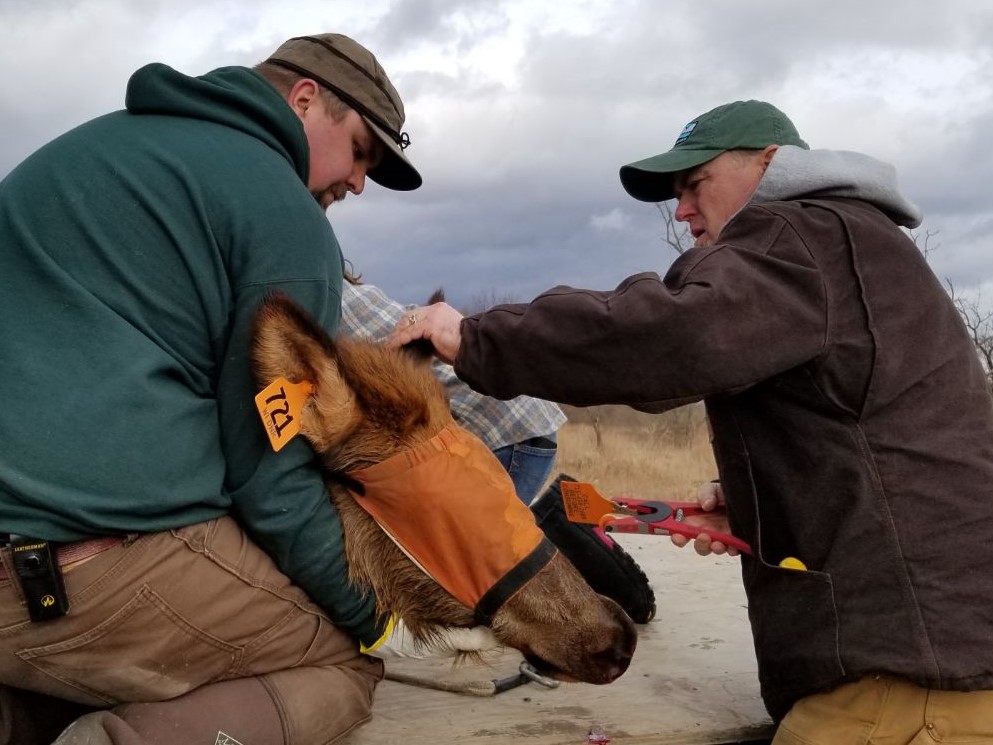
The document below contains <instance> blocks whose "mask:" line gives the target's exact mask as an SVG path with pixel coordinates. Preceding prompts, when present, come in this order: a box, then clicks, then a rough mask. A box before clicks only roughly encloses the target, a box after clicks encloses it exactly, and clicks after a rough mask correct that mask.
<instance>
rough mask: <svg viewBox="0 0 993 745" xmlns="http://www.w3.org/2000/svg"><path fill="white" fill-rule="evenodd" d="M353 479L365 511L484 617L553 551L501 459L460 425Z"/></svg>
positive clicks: (355, 473) (354, 473)
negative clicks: (362, 491)
mask: <svg viewBox="0 0 993 745" xmlns="http://www.w3.org/2000/svg"><path fill="white" fill-rule="evenodd" d="M347 476H348V477H349V478H351V479H354V480H355V481H357V482H358V483H360V484H361V485H362V486H363V488H364V494H359V493H357V492H356V491H354V490H353V491H352V493H353V495H354V497H355V500H356V501H357V502H358V503H359V504H360V505H361V506H362V508H363V509H365V510H366V512H368V513H369V514H370V515H371V516H372V517H373V518H374V519H375V520H376V522H377V523H379V525H380V527H382V528H383V530H385V531H386V532H387V533H388V534H389V535H390V537H391V538H393V540H394V541H395V542H396V543H397V544H398V545H399V546H400V548H402V549H403V551H404V552H405V553H406V554H407V555H408V556H409V557H410V558H411V559H413V560H414V561H415V562H416V563H417V564H418V565H419V566H420V567H421V569H422V570H423V571H425V572H426V573H427V574H428V575H430V576H431V577H432V578H433V579H434V580H435V581H436V582H437V583H438V584H440V585H441V586H442V587H444V588H445V589H446V590H447V591H448V592H449V593H451V594H452V595H453V596H454V597H455V598H457V599H458V600H459V601H461V602H462V603H463V604H464V605H465V606H466V607H468V608H472V609H474V610H475V611H476V614H477V616H478V617H479V618H480V620H481V621H482V622H487V621H488V620H489V618H490V617H492V615H493V613H495V612H496V610H497V609H498V608H499V607H500V606H501V605H503V603H504V602H506V601H507V600H508V599H509V598H510V597H511V596H512V595H513V594H514V593H515V592H516V591H517V590H519V589H520V588H521V587H522V586H523V585H524V583H525V582H527V581H528V580H529V579H531V577H533V576H534V575H535V574H536V573H537V572H538V571H539V570H540V569H541V568H542V567H544V566H545V565H546V564H547V563H548V561H549V560H550V559H551V558H552V556H553V555H554V553H555V550H556V549H555V547H554V546H553V545H552V544H551V543H550V542H549V541H548V539H547V538H545V535H544V533H542V531H541V529H540V528H539V527H538V526H537V525H536V524H535V522H534V517H533V515H532V514H531V511H530V510H529V509H528V508H527V506H525V505H524V503H523V502H521V500H520V499H519V498H518V497H517V495H516V494H515V493H514V485H513V482H512V481H511V480H510V476H508V475H507V472H506V471H505V470H504V469H503V467H502V466H501V465H500V462H499V461H498V460H497V459H496V456H494V455H493V453H492V452H490V450H489V449H488V448H487V447H486V445H484V444H483V443H482V442H481V441H480V440H479V439H478V438H476V437H474V436H473V435H471V434H470V433H469V432H467V431H465V430H464V429H462V428H461V427H459V426H458V425H457V424H455V423H454V422H452V423H450V424H449V425H447V426H446V427H445V428H444V429H442V430H441V431H440V432H439V433H438V434H437V435H435V436H434V437H432V438H431V439H430V440H426V441H425V442H422V443H420V444H419V445H417V446H415V447H413V448H411V449H409V450H404V451H402V452H400V453H397V454H396V455H394V456H393V457H391V458H389V459H387V460H385V461H383V462H382V463H378V464H376V465H374V466H370V467H369V468H363V469H360V470H358V471H350V472H349V473H348V474H347Z"/></svg>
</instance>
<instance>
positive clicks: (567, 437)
mask: <svg viewBox="0 0 993 745" xmlns="http://www.w3.org/2000/svg"><path fill="white" fill-rule="evenodd" d="M563 409H564V410H565V412H566V414H567V415H568V417H569V422H568V423H567V424H566V425H565V426H564V427H563V428H562V429H561V430H560V431H559V455H558V461H557V463H556V469H555V470H556V472H561V473H567V474H569V475H570V476H572V477H573V478H575V479H577V480H579V481H589V482H591V483H593V484H594V485H595V486H596V487H597V489H599V491H600V493H601V494H603V495H604V496H606V497H620V496H627V497H634V498H637V499H666V500H670V501H689V500H693V499H694V498H695V495H696V490H697V487H698V486H699V485H700V484H701V483H703V482H705V481H710V480H711V479H713V478H715V477H716V475H717V470H716V467H715V465H714V458H713V455H712V453H711V450H710V442H709V438H708V435H707V424H706V419H705V417H704V410H703V405H702V404H692V405H690V406H684V407H682V408H679V409H675V410H673V411H669V412H666V413H664V414H643V413H641V412H637V411H634V410H633V409H629V408H627V407H624V406H596V407H590V408H587V409H579V408H574V407H563Z"/></svg>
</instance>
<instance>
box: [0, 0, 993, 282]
mask: <svg viewBox="0 0 993 745" xmlns="http://www.w3.org/2000/svg"><path fill="white" fill-rule="evenodd" d="M319 30H338V31H343V32H345V33H350V34H352V35H353V36H355V37H356V38H358V39H360V40H361V41H363V42H364V43H366V44H367V45H369V46H370V47H371V48H372V49H373V50H374V51H375V52H376V53H377V55H378V56H379V57H380V60H381V61H382V62H383V64H384V66H385V67H386V69H387V70H388V72H389V73H390V75H391V77H392V78H393V79H394V82H395V83H396V84H397V86H398V88H399V89H400V91H401V93H402V94H403V96H404V100H405V104H406V107H407V112H408V123H407V129H408V131H409V132H410V135H411V138H412V140H413V147H412V148H411V149H410V151H409V153H410V155H411V157H412V158H413V160H414V161H415V163H417V165H418V167H419V169H420V170H421V171H422V173H423V174H424V177H425V185H424V187H422V189H420V190H418V191H417V192H414V193H411V194H396V193H391V192H388V191H386V190H383V189H380V188H379V187H376V186H375V185H370V186H369V188H368V190H367V194H366V195H364V196H363V197H362V199H355V198H354V197H353V198H350V199H349V200H346V202H345V203H344V204H343V205H340V206H336V207H335V208H333V209H332V211H331V213H330V215H329V217H330V220H331V222H332V224H333V226H334V228H335V231H336V233H337V234H338V236H339V239H340V240H341V242H342V245H343V247H344V250H345V253H346V254H347V255H348V256H349V257H351V258H352V259H353V260H354V261H355V263H356V266H357V268H358V269H359V270H360V271H363V272H364V275H365V277H366V279H368V280H369V281H373V282H375V283H377V284H380V285H382V286H383V287H384V288H386V289H387V290H389V291H390V292H392V293H393V294H394V295H396V296H397V297H398V298H400V299H402V300H407V301H410V302H416V301H419V300H421V299H423V298H424V297H426V296H427V294H428V293H430V292H431V291H432V290H433V289H434V288H435V287H436V286H438V285H439V284H443V285H445V287H446V288H447V290H448V294H449V297H450V298H452V299H453V300H455V301H457V302H458V301H462V302H467V301H469V300H470V299H471V298H473V297H478V296H481V295H485V294H491V295H493V296H495V297H507V296H512V297H517V298H520V299H529V298H530V297H532V296H533V295H534V294H536V293H538V292H540V291H541V290H543V289H546V288H547V287H549V286H551V285H553V284H557V283H559V282H563V283H568V284H573V285H580V286H590V287H595V288H607V287H612V286H614V285H615V284H616V283H617V282H619V281H620V280H621V279H623V278H624V277H625V276H626V275H627V274H630V273H634V272H637V271H641V270H656V271H660V272H662V271H664V270H665V268H666V267H667V266H668V264H669V263H671V261H672V259H673V258H674V254H673V253H672V251H671V250H670V249H669V248H667V247H666V246H665V244H664V243H663V241H662V239H661V236H662V232H663V226H662V223H661V220H660V218H659V216H658V213H657V212H656V211H655V209H654V207H653V206H652V205H647V204H643V203H639V202H636V201H634V200H632V199H631V198H630V197H628V196H627V195H626V194H625V193H624V192H623V190H622V189H621V187H620V184H619V182H618V179H617V169H618V167H619V166H620V165H621V164H623V163H625V162H629V161H631V160H635V159H639V158H642V157H645V156H648V155H651V154H653V153H656V152H660V151H662V150H664V149H667V148H668V147H669V146H670V145H671V143H672V140H673V138H674V137H675V135H676V133H677V132H678V131H679V129H680V128H681V127H682V125H683V124H684V123H685V122H686V121H688V120H689V119H690V118H692V117H693V116H695V115H697V114H699V113H701V112H703V111H705V110H707V109H709V108H712V107H713V106H715V105H718V104H720V103H723V102H725V101H728V100H734V99H739V98H762V99H765V100H770V101H772V102H774V103H776V104H777V105H779V106H781V107H782V108H783V109H784V110H786V111H787V112H788V113H789V114H790V115H791V117H793V119H794V121H796V123H797V125H798V127H799V128H800V130H801V132H802V133H803V135H804V136H805V138H806V139H807V140H808V141H809V142H810V143H811V145H812V146H814V147H831V148H839V149H853V150H861V151H863V152H868V153H870V154H872V155H875V156H877V157H880V158H882V159H884V160H889V161H891V162H893V163H894V164H895V165H896V166H897V169H898V174H899V177H900V182H901V185H902V187H903V188H904V190H905V192H906V193H907V195H908V196H909V197H910V198H911V199H913V200H914V201H917V202H918V203H919V204H920V205H921V206H922V208H923V209H924V211H925V215H926V219H925V228H926V229H928V230H933V231H936V242H937V243H939V244H940V248H939V250H937V251H935V252H934V254H933V255H932V265H933V266H934V267H935V270H936V272H937V273H938V274H939V276H942V277H945V276H947V277H949V278H952V279H953V281H954V282H955V283H956V285H957V286H964V285H966V284H975V285H978V284H979V283H980V282H983V281H987V282H991V281H993V250H991V245H990V238H989V236H990V235H991V228H993V208H991V206H990V204H989V199H988V197H987V194H988V192H989V186H988V185H989V183H990V182H991V180H993V155H991V148H990V147H989V143H988V140H989V132H990V131H993V85H991V80H990V74H989V72H988V71H989V70H990V69H993V44H991V42H990V39H993V9H990V8H989V7H988V4H987V3H986V2H985V0H946V2H945V3H943V4H942V6H941V10H940V12H939V11H938V10H937V9H936V7H935V6H934V5H933V3H931V2H924V1H923V0H908V2H904V3H901V4H900V7H899V10H897V9H895V8H894V7H887V6H886V5H885V4H880V3H865V2H863V1H861V0H837V1H836V2H832V3H830V4H819V5H818V4H814V5H812V4H810V3H797V2H795V0H794V1H792V2H786V0H762V1H761V2H754V3H742V2H740V0H711V1H709V2H706V3H700V2H689V0H673V1H672V2H666V3H659V2H655V1H654V0H613V1H612V2H605V1H604V2H599V1H598V0H584V1H583V2H580V1H579V0H575V1H572V0H562V2H560V3H557V4H554V5H548V6H547V7H546V6H545V4H540V3H533V2H524V1H523V0H503V2H491V1H490V0H392V2H391V1H390V0H367V2H365V3H363V4H361V5H356V4H354V3H346V2H343V1H342V2H333V1H332V2H320V3H317V2H308V1H307V0H282V1H280V0H265V1H263V0H240V1H239V2H235V1H234V0H172V1H170V2H165V0H153V1H149V2H144V3H130V2H127V1H126V0H76V1H75V2H72V1H70V0H61V1H60V2H45V3H38V2H14V1H13V0H0V45H2V46H0V48H2V49H3V50H4V51H3V52H2V55H3V60H4V62H6V67H7V69H8V70H18V73H17V74H15V75H11V74H8V76H7V77H6V78H5V85H4V86H3V89H2V90H0V131H2V132H3V133H4V141H3V144H2V145H0V173H5V172H6V171H8V170H9V169H10V168H12V167H13V166H14V165H15V164H16V163H17V162H18V161H19V160H20V159H22V158H23V157H25V156H26V155H27V154H28V153H29V152H31V150H33V149H35V148H36V147H38V146H40V145H41V144H43V143H44V142H45V141H47V140H48V139H50V138H52V137H54V136H56V135H57V134H59V133H60V132H62V131H65V130H66V129H67V128H69V127H71V126H73V125H75V124H77V123H80V122H82V121H84V120H86V119H88V118H91V117H93V116H97V115H99V114H101V113H104V112H105V111H109V110H112V109H115V108H119V107H120V106H121V104H122V102H123V93H124V86H125V84H126V81H127V78H128V76H129V75H130V74H131V72H132V71H133V70H134V69H136V68H137V67H139V66H140V65H142V64H144V63H146V62H148V61H152V60H158V61H164V62H166V63H168V64H172V65H173V66H176V67H177V68H179V69H182V70H184V71H186V72H190V73H193V74H196V73H199V72H203V71H206V70H208V69H210V68H212V67H216V66H219V65H224V64H253V63H254V62H257V61H258V60H260V59H262V58H264V57H265V56H266V55H267V54H268V53H269V52H270V51H271V50H272V49H273V48H274V47H275V46H276V45H277V44H278V43H279V42H280V41H282V40H283V39H284V38H286V37H287V36H290V35H295V34H299V33H313V32H316V31H319ZM70 52H71V53H70Z"/></svg>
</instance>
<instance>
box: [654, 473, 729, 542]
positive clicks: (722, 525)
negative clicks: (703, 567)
mask: <svg viewBox="0 0 993 745" xmlns="http://www.w3.org/2000/svg"><path fill="white" fill-rule="evenodd" d="M696 499H697V502H699V504H700V507H701V508H702V509H704V510H706V511H707V512H713V514H712V515H705V516H702V517H701V516H696V517H687V518H686V522H687V523H688V524H690V525H695V526H697V527H698V528H707V529H709V530H711V531H712V532H714V533H730V532H731V526H730V525H728V519H727V513H726V512H725V511H724V492H723V491H721V485H720V484H719V483H718V482H716V481H710V482H708V483H706V484H704V485H703V486H701V487H700V489H699V490H698V491H697V494H696ZM670 538H671V540H672V542H673V543H674V544H675V545H677V546H679V547H680V548H682V547H683V546H685V545H686V544H687V543H689V542H690V539H689V538H687V537H686V536H684V535H677V534H675V533H674V534H672V535H671V536H670ZM693 548H694V549H695V550H696V552H697V553H698V554H700V556H708V555H709V554H727V555H728V556H737V555H738V549H736V548H734V547H733V546H727V545H726V544H724V543H721V542H720V541H712V540H710V535H709V534H707V533H701V534H700V535H698V536H697V537H696V538H695V539H693Z"/></svg>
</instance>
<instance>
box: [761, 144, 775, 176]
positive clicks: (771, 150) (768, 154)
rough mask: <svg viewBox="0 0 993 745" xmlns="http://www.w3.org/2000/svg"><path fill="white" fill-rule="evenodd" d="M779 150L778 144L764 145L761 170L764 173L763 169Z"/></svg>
mask: <svg viewBox="0 0 993 745" xmlns="http://www.w3.org/2000/svg"><path fill="white" fill-rule="evenodd" d="M777 150H779V145H766V147H765V150H763V151H762V172H763V173H765V169H766V168H768V167H769V164H770V163H772V158H773V156H774V155H775V154H776V151H777Z"/></svg>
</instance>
